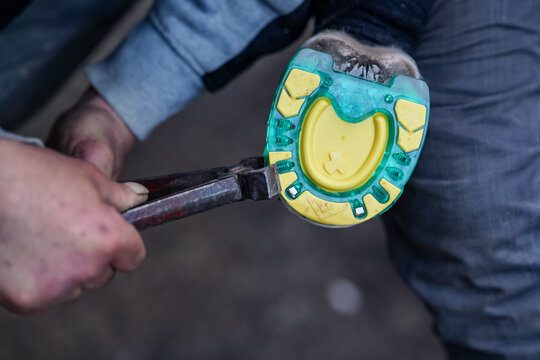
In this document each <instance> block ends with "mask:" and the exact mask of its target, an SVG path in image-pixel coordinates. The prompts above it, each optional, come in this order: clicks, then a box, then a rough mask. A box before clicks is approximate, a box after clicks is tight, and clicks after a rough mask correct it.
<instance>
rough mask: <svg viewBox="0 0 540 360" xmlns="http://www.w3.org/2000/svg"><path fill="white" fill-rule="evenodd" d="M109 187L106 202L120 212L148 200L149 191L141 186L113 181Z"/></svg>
mask: <svg viewBox="0 0 540 360" xmlns="http://www.w3.org/2000/svg"><path fill="white" fill-rule="evenodd" d="M108 185H109V186H108V189H107V194H106V199H105V200H106V201H107V202H108V203H109V204H111V205H112V206H113V207H114V208H116V209H117V210H118V211H120V212H122V211H125V210H127V209H129V208H132V207H134V206H137V205H139V204H142V203H143V202H145V201H146V199H148V192H149V191H148V189H147V188H145V187H144V186H143V185H141V184H138V183H134V182H126V183H117V182H113V181H111V182H109V184H108Z"/></svg>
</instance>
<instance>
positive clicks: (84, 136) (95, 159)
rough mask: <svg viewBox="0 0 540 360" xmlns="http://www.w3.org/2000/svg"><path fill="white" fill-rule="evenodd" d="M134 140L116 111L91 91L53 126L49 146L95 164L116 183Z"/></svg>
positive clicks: (48, 141)
mask: <svg viewBox="0 0 540 360" xmlns="http://www.w3.org/2000/svg"><path fill="white" fill-rule="evenodd" d="M134 143H135V136H134V135H133V133H132V132H131V131H130V130H129V129H128V127H127V126H126V124H125V123H124V121H123V120H122V119H121V118H120V117H119V116H118V114H117V113H116V112H115V110H114V109H113V108H112V107H111V106H110V105H109V104H108V103H107V101H105V99H103V98H102V97H101V96H100V95H99V94H98V93H97V92H96V91H95V90H93V89H92V88H90V89H89V90H88V91H87V92H86V93H85V94H84V95H83V96H82V97H81V99H80V100H79V102H78V103H77V104H76V105H75V106H74V107H73V108H72V109H71V110H69V111H68V112H66V113H65V114H63V115H62V116H61V117H60V118H59V119H58V121H57V122H56V124H55V125H54V126H53V128H52V130H51V133H50V134H49V139H48V140H47V145H48V146H50V147H52V148H54V149H57V150H58V151H60V152H62V153H64V154H67V155H69V156H73V157H76V158H79V159H83V160H87V161H89V162H91V163H93V164H94V165H95V166H96V167H97V168H98V169H99V170H100V171H101V172H102V173H103V174H104V175H105V176H107V177H108V178H110V179H117V178H118V176H119V175H120V171H121V169H122V165H123V163H124V158H125V157H126V155H127V154H128V152H129V151H130V150H131V148H132V147H133V145H134Z"/></svg>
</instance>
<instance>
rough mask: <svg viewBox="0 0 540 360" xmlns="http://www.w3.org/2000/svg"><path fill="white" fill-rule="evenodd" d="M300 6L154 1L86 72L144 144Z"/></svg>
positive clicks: (261, 0) (278, 0)
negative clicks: (210, 78)
mask: <svg viewBox="0 0 540 360" xmlns="http://www.w3.org/2000/svg"><path fill="white" fill-rule="evenodd" d="M303 2H304V0H245V1H238V2H224V1H215V0H205V1H200V0H199V1H185V0H158V1H157V2H156V4H154V6H153V8H152V10H151V12H150V16H149V17H148V18H147V19H146V20H145V21H144V22H143V23H142V24H141V25H140V26H139V27H138V28H137V29H136V30H135V31H134V32H133V33H132V34H131V35H130V36H129V38H128V39H127V41H126V42H125V43H124V44H123V45H122V46H121V47H120V48H119V49H117V50H116V51H115V53H114V54H113V56H111V57H110V58H109V59H107V60H106V61H104V62H102V63H101V64H97V65H95V66H93V67H90V68H89V69H88V70H87V73H88V76H89V77H90V81H91V82H92V84H93V85H94V87H95V88H96V89H97V90H98V91H99V92H100V93H101V94H102V95H103V96H104V97H105V98H106V99H107V101H109V103H110V104H111V105H112V106H113V108H114V109H115V110H116V111H117V112H118V114H119V115H120V117H121V118H122V119H123V120H124V121H125V122H126V123H127V125H128V126H129V127H130V128H131V130H132V131H133V132H134V133H135V135H137V137H138V138H139V139H144V138H146V137H147V136H148V135H149V133H150V132H151V130H152V129H153V128H155V127H156V126H157V125H158V124H159V123H161V122H162V121H164V120H165V119H166V118H167V117H169V116H171V115H172V114H174V113H175V112H177V111H179V110H180V109H182V108H183V107H184V106H186V105H187V103H188V102H189V101H191V100H192V99H193V98H194V97H196V96H197V95H199V94H200V93H201V92H202V91H203V90H204V85H203V82H202V78H203V77H204V75H206V74H207V73H210V72H213V71H215V70H217V69H218V68H220V67H222V66H223V65H224V64H226V63H227V62H229V61H231V60H232V59H234V58H235V57H236V56H237V55H238V54H239V53H240V52H241V51H242V50H243V49H244V48H245V47H247V46H248V44H249V43H250V41H251V40H252V39H254V38H255V37H256V36H257V34H258V33H260V32H261V31H262V30H263V29H264V28H265V26H267V25H268V24H269V23H271V22H272V21H273V20H274V19H276V18H278V17H280V16H283V15H286V14H289V13H291V12H293V11H294V10H295V9H296V8H298V7H299V6H301V5H302V3H303ZM306 16H307V14H306ZM142 54H144V56H141V55H142Z"/></svg>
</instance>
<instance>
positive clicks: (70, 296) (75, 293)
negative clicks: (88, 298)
mask: <svg viewBox="0 0 540 360" xmlns="http://www.w3.org/2000/svg"><path fill="white" fill-rule="evenodd" d="M81 294H82V288H81V287H79V286H77V287H74V288H72V289H70V290H69V291H67V292H65V293H64V294H63V295H62V296H60V297H59V298H58V299H57V301H56V303H66V302H72V301H75V300H77V299H78V298H79V297H80V296H81Z"/></svg>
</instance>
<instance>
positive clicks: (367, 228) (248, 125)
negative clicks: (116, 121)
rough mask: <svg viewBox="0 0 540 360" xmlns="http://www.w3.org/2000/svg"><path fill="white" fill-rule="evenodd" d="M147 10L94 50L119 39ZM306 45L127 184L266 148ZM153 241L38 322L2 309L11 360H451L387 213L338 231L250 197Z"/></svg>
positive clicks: (161, 139) (259, 66) (54, 103)
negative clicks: (392, 255) (404, 269)
mask: <svg viewBox="0 0 540 360" xmlns="http://www.w3.org/2000/svg"><path fill="white" fill-rule="evenodd" d="M140 11H142V10H140ZM140 11H139V12H140ZM138 15H140V14H135V15H133V16H132V19H127V20H125V22H124V23H122V24H120V25H119V27H118V29H117V30H116V31H114V32H113V34H112V35H111V36H109V38H108V39H107V40H106V41H105V43H104V44H102V46H101V47H100V48H99V49H98V51H97V55H96V54H94V55H93V57H92V58H95V57H96V56H98V57H99V56H100V54H103V53H105V52H107V51H108V50H109V49H110V48H111V47H113V46H114V44H115V43H116V42H117V41H118V38H119V37H120V36H121V34H122V33H123V32H125V29H127V28H128V27H129V26H131V24H132V23H133V22H134V21H135V20H136V18H137V16H138ZM134 19H135V20H134ZM300 43H301V41H300V42H297V43H296V44H294V45H292V46H290V47H289V48H287V49H286V50H284V51H282V52H280V53H278V54H275V55H272V56H268V57H266V58H264V59H262V60H260V61H259V62H258V63H256V64H255V65H254V66H253V67H251V68H250V69H249V70H248V71H246V72H245V73H244V74H243V75H241V76H240V77H239V78H237V79H236V80H234V81H233V82H232V83H230V84H229V85H228V86H227V87H226V88H225V89H224V90H222V91H219V92H218V93H216V94H207V95H204V96H202V97H201V98H199V99H198V100H196V101H195V102H194V103H192V104H191V105H190V106H189V107H188V108H186V109H184V110H183V111H181V112H180V113H179V114H177V115H175V116H174V117H173V118H172V119H170V121H168V122H167V123H165V124H163V125H162V126H160V127H159V128H158V129H157V130H156V131H155V132H154V133H153V134H152V136H151V137H150V138H149V139H148V140H147V141H146V142H144V143H140V144H138V145H137V146H136V148H135V150H134V151H133V154H132V155H131V157H130V158H129V161H128V163H127V166H126V169H125V176H124V178H126V179H129V178H140V177H145V176H151V175H158V174H163V173H169V172H178V171H186V170H190V169H193V170H194V169H200V168H206V167H213V166H221V165H230V164H233V163H235V162H237V161H238V160H240V159H242V158H244V157H247V156H252V155H260V154H262V151H263V148H264V142H265V131H266V121H267V117H268V113H269V109H270V105H271V101H272V97H273V94H274V90H275V88H276V86H277V84H278V82H279V80H280V77H281V75H282V72H283V70H284V69H285V67H286V64H287V62H288V59H289V58H290V57H291V55H292V54H293V53H294V51H295V50H296V49H297V48H298V46H299V44H300ZM87 84H88V83H87V81H86V79H85V77H84V76H83V75H82V73H81V72H80V71H79V72H78V73H77V74H75V75H74V76H73V77H72V78H71V79H70V81H69V82H68V83H67V84H66V85H65V86H63V88H62V89H61V90H60V91H59V93H58V94H56V96H54V98H53V99H52V100H51V101H50V102H49V103H48V104H47V106H46V107H45V108H44V109H42V111H41V112H40V113H39V114H38V115H36V116H35V117H34V121H33V123H32V124H29V125H27V126H26V127H25V128H24V129H23V130H22V132H23V133H24V134H31V135H38V136H40V137H42V138H43V137H45V134H46V133H47V129H48V127H49V126H50V124H51V123H52V121H53V120H54V118H55V117H56V116H57V115H58V114H59V113H60V112H61V111H62V110H63V109H65V108H67V107H68V106H70V105H71V104H72V103H73V101H74V100H75V99H76V98H77V97H78V96H79V94H80V93H81V92H82V91H83V90H84V88H85V87H86V86H87ZM179 84H180V85H181V79H179ZM149 106H150V104H149ZM143 237H144V239H145V242H146V245H147V248H148V256H147V260H146V262H145V263H144V265H143V266H142V267H141V269H140V270H139V271H137V272H135V273H133V274H129V275H123V274H120V275H117V276H116V278H115V280H114V281H113V282H112V283H111V284H110V286H108V287H107V288H106V289H103V290H98V291H88V292H87V293H85V294H84V296H83V297H82V298H81V299H80V300H79V301H78V302H76V303H73V304H70V305H67V306H60V307H57V308H54V309H52V310H50V311H48V312H47V313H45V314H43V315H39V316H35V317H29V318H25V317H18V316H14V315H11V314H9V313H7V312H5V311H3V310H0V359H6V360H7V359H10V360H11V359H25V360H38V359H47V360H49V359H78V360H86V359H92V360H101V359H104V360H105V359H107V360H111V359H115V360H124V359H126V360H127V359H129V360H139V359H141V360H142V359H156V360H159V359H163V360H166V359H167V360H168V359H236V360H240V359H246V360H248V359H249V360H252V359H260V360H276V359H280V360H288V359H291V360H292V359H295V360H297V359H310V360H318V359H320V360H327V359H336V360H346V359H351V360H352V359H367V360H395V359H400V360H409V359H410V360H422V359H428V360H438V359H443V358H444V356H443V352H442V350H441V346H440V344H439V343H438V341H437V340H436V338H435V337H434V335H433V333H432V329H431V326H432V324H431V322H432V320H431V317H430V315H429V314H428V313H427V311H426V310H425V308H424V307H423V305H422V304H421V303H420V301H419V300H418V298H417V297H416V296H415V295H414V294H412V292H411V291H410V290H409V289H408V288H407V287H406V286H405V284H404V283H403V281H402V280H401V279H400V278H399V277H398V275H397V273H396V271H395V270H394V269H393V267H392V265H391V263H390V261H389V258H388V256H387V254H386V248H385V233H384V229H383V227H382V222H381V221H380V220H378V219H377V220H372V221H370V222H368V223H365V224H361V225H358V226H355V227H353V228H350V229H345V230H330V229H325V228H320V227H317V226H314V225H311V224H309V223H307V222H305V221H303V220H301V219H299V218H297V217H296V216H294V215H292V214H290V213H289V212H288V211H287V209H286V208H285V207H284V206H283V205H282V204H281V203H280V202H279V201H278V200H273V201H268V202H261V203H255V202H246V203H240V204H235V205H230V206H227V207H223V208H220V209H217V210H213V211H210V212H207V213H204V214H200V215H196V216H194V217H191V218H187V219H185V220H181V221H178V222H176V223H171V224H168V225H164V226H162V227H158V228H155V229H151V230H148V231H146V232H144V233H143Z"/></svg>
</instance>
